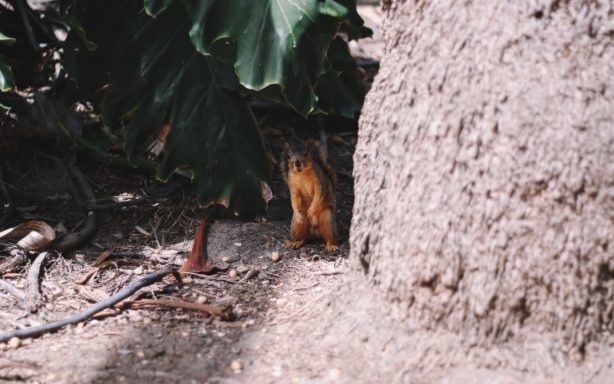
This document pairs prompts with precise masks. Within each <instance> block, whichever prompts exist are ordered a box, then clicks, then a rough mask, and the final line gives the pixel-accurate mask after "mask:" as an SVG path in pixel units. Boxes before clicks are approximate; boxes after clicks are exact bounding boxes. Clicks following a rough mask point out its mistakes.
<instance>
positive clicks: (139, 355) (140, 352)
mask: <svg viewBox="0 0 614 384" xmlns="http://www.w3.org/2000/svg"><path fill="white" fill-rule="evenodd" d="M136 356H137V357H138V358H139V359H142V358H143V357H145V352H143V351H138V352H137V353H136Z"/></svg>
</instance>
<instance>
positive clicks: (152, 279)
mask: <svg viewBox="0 0 614 384" xmlns="http://www.w3.org/2000/svg"><path fill="white" fill-rule="evenodd" d="M170 273H172V274H173V275H175V278H177V279H178V280H179V279H180V278H179V277H178V276H179V275H178V274H177V271H176V269H175V268H167V269H163V270H161V271H160V272H156V273H153V274H151V275H147V276H144V277H141V278H140V279H138V280H137V281H135V282H134V283H132V284H130V285H129V286H127V287H126V288H123V289H122V290H120V291H119V292H117V293H116V294H114V295H113V296H111V297H109V298H108V299H106V300H103V301H101V302H99V303H96V304H94V305H92V306H91V307H89V308H88V309H86V310H85V311H83V312H81V313H79V314H77V315H74V316H71V317H69V318H67V319H63V320H58V321H54V322H52V323H47V324H43V325H39V326H38V327H30V328H24V329H19V330H16V331H13V332H8V333H5V334H2V335H0V343H3V342H6V341H8V340H10V339H11V338H13V337H19V338H20V339H24V338H29V337H36V336H40V335H42V334H45V333H48V332H55V331H57V330H60V329H62V328H64V327H65V326H67V325H71V324H77V323H80V322H82V321H85V320H87V319H88V318H90V317H91V316H93V315H95V314H96V313H98V312H100V311H102V310H104V309H107V308H110V307H112V306H114V305H115V304H117V303H119V302H120V301H122V300H124V299H125V298H127V297H129V296H130V295H132V294H133V293H135V292H136V291H138V290H139V289H141V288H143V287H145V286H148V285H151V284H153V283H156V282H158V281H160V280H162V278H163V277H164V276H166V275H168V274H170ZM179 281H181V280H179Z"/></svg>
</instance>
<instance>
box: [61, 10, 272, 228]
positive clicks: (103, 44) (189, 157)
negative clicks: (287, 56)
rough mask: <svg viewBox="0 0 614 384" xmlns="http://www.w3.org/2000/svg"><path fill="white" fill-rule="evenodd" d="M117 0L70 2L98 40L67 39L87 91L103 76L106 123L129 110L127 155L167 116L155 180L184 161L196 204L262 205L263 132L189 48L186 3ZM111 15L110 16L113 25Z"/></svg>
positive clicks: (246, 211)
mask: <svg viewBox="0 0 614 384" xmlns="http://www.w3.org/2000/svg"><path fill="white" fill-rule="evenodd" d="M122 3H123V5H122V6H121V7H117V8H113V7H108V4H107V1H104V0H87V1H86V0H84V1H82V2H78V3H77V4H76V8H75V9H74V10H73V11H74V12H76V13H77V17H78V19H79V20H80V22H81V25H82V26H83V28H84V30H85V31H86V33H87V39H88V40H91V41H92V42H94V43H95V44H96V46H97V47H98V48H97V49H96V50H94V51H88V50H87V49H86V46H85V43H84V42H83V41H82V39H80V38H79V37H78V36H72V37H69V39H68V43H67V46H66V50H67V57H68V58H69V59H70V60H71V61H72V62H73V63H72V64H73V65H71V66H69V68H72V67H75V68H78V69H79V70H78V71H76V72H71V75H72V76H74V78H75V79H76V81H77V82H79V83H83V84H84V85H82V87H85V88H89V91H93V90H94V89H96V88H97V87H100V86H102V85H104V84H108V88H109V90H108V92H107V93H106V94H105V96H104V98H103V118H104V120H105V122H107V123H108V124H110V125H111V126H114V127H117V126H118V125H119V121H120V120H121V117H122V116H123V115H124V114H125V113H126V112H128V111H132V112H133V118H132V120H131V122H130V124H129V125H128V126H127V129H126V149H127V152H128V154H129V156H131V157H134V156H136V155H137V154H138V153H139V151H140V150H141V148H142V145H143V144H144V143H145V142H146V141H147V140H148V139H150V137H151V136H152V135H153V134H154V133H155V132H157V131H158V130H159V129H160V127H161V126H162V125H163V124H164V122H169V123H170V124H171V126H172V129H171V132H170V134H169V136H168V141H167V145H166V149H165V155H164V157H163V159H162V162H161V164H160V167H159V169H158V176H159V177H160V178H161V179H166V178H167V177H168V176H170V174H171V173H172V172H173V171H174V170H175V169H176V168H178V167H190V168H192V171H193V172H194V178H195V181H196V186H197V190H198V200H199V202H200V203H201V204H208V203H211V202H219V203H222V204H224V205H226V206H228V207H229V208H230V209H231V210H233V211H234V212H235V213H236V214H239V215H243V216H253V215H255V214H260V213H263V212H264V208H265V203H264V201H263V199H262V197H261V182H262V181H263V180H266V179H267V162H266V157H265V150H264V145H263V141H262V137H261V136H260V131H259V130H258V127H257V124H256V121H255V119H254V117H253V115H252V113H251V111H250V110H249V108H248V106H247V105H246V103H245V102H244V101H243V99H242V98H241V96H240V95H239V94H238V93H236V91H234V90H231V89H226V88H223V87H221V86H220V84H219V83H218V82H217V79H218V78H219V76H218V71H220V70H223V68H222V69H220V68H218V66H217V64H218V63H216V62H215V60H214V59H213V58H212V57H207V56H204V55H202V54H200V53H199V52H197V51H196V50H195V49H194V46H193V45H192V43H191V41H190V38H189V34H188V32H189V23H188V19H187V16H186V13H185V8H184V7H183V6H182V5H181V4H177V5H171V6H170V7H169V8H168V9H166V10H165V11H164V12H158V14H157V16H156V18H152V17H150V16H148V15H147V14H146V13H145V12H142V3H140V7H139V0H126V1H123V2H122ZM109 8H111V9H109ZM107 19H108V20H115V22H114V24H113V26H114V28H109V26H108V24H106V23H105V21H106V20H107ZM227 70H228V69H227ZM229 70H230V74H232V68H229ZM90 75H91V76H90ZM88 79H90V80H88ZM91 79H95V80H91Z"/></svg>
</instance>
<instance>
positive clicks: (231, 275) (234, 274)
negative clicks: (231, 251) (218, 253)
mask: <svg viewBox="0 0 614 384" xmlns="http://www.w3.org/2000/svg"><path fill="white" fill-rule="evenodd" d="M228 276H230V278H231V279H234V278H235V277H237V271H236V270H234V269H231V270H230V271H228Z"/></svg>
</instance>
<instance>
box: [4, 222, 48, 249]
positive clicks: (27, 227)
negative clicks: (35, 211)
mask: <svg viewBox="0 0 614 384" xmlns="http://www.w3.org/2000/svg"><path fill="white" fill-rule="evenodd" d="M0 239H5V240H15V239H20V240H19V241H18V242H17V246H18V247H20V248H22V249H24V250H26V251H40V250H42V249H44V248H46V247H47V246H48V245H49V244H50V243H51V242H52V241H53V240H55V230H54V229H53V228H51V226H50V225H49V224H47V223H45V222H44V221H40V220H30V221H26V222H25V223H23V224H20V225H18V226H16V227H13V228H9V229H5V230H4V231H2V232H0Z"/></svg>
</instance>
